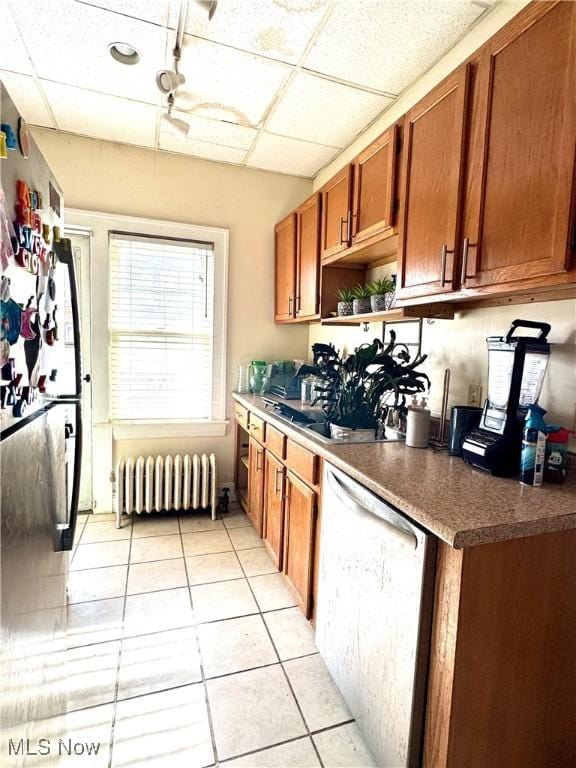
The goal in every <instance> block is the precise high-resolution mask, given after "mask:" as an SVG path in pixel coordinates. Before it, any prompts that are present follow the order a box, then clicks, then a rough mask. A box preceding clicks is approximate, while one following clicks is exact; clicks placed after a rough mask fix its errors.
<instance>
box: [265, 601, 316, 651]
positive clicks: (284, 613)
mask: <svg viewBox="0 0 576 768" xmlns="http://www.w3.org/2000/svg"><path fill="white" fill-rule="evenodd" d="M264 621H265V622H266V624H267V625H268V629H269V630H270V634H271V635H272V640H273V641H274V645H275V646H276V650H277V651H278V655H279V656H280V658H281V659H282V661H285V660H286V659H294V658H296V657H297V656H306V655H307V654H309V653H318V649H317V648H316V643H315V642H314V630H313V629H312V627H311V625H310V623H309V622H308V621H306V618H305V616H304V614H303V613H302V611H301V610H300V608H285V609H283V610H281V611H271V612H270V613H266V614H264Z"/></svg>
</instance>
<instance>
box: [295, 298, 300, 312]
mask: <svg viewBox="0 0 576 768" xmlns="http://www.w3.org/2000/svg"><path fill="white" fill-rule="evenodd" d="M294 308H295V310H296V314H297V315H299V314H300V296H296V298H295V299H294Z"/></svg>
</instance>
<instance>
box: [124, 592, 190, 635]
mask: <svg viewBox="0 0 576 768" xmlns="http://www.w3.org/2000/svg"><path fill="white" fill-rule="evenodd" d="M192 623H193V616H192V608H191V607H190V593H189V592H188V590H187V589H168V590H164V591H161V592H150V593H148V594H144V595H129V596H128V597H127V598H126V614H125V617H124V636H125V637H130V636H133V635H140V634H145V633H149V632H161V631H163V630H166V629H177V628H178V627H187V626H190V625H191V624H192Z"/></svg>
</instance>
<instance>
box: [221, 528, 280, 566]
mask: <svg viewBox="0 0 576 768" xmlns="http://www.w3.org/2000/svg"><path fill="white" fill-rule="evenodd" d="M240 530H242V529H240ZM246 530H247V529H246ZM231 533H232V532H231ZM238 559H239V560H240V562H241V563H242V568H243V569H244V573H245V574H246V576H262V574H264V573H278V568H276V566H275V564H274V561H273V560H272V558H271V557H270V555H269V554H268V552H266V550H265V549H264V547H258V548H257V549H241V550H239V552H238Z"/></svg>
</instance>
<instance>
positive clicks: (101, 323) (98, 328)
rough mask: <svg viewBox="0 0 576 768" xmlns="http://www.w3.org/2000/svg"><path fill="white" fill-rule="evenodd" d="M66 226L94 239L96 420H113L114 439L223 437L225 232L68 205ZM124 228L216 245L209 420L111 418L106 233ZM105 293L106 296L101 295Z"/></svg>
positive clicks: (224, 392)
mask: <svg viewBox="0 0 576 768" xmlns="http://www.w3.org/2000/svg"><path fill="white" fill-rule="evenodd" d="M66 226H67V227H68V226H70V228H74V227H81V228H83V229H85V230H87V231H89V232H90V235H91V237H92V258H91V264H90V267H91V294H92V368H93V370H92V382H93V392H92V403H93V405H92V408H93V420H94V423H97V424H105V423H108V424H112V429H113V434H114V438H115V439H116V440H123V439H140V438H142V439H145V438H154V437H162V438H166V437H215V436H224V435H225V434H226V427H227V425H228V423H229V422H228V421H227V420H226V404H227V398H226V353H227V319H228V318H227V308H228V248H229V231H228V230H227V229H222V228H219V227H204V226H197V225H191V224H183V223H181V222H172V221H166V220H163V219H145V218H140V217H136V216H123V215H116V214H109V213H102V212H99V211H86V210H80V209H74V208H66ZM114 230H116V231H118V230H120V231H127V232H135V233H139V234H143V235H152V236H156V237H181V238H183V239H187V240H200V241H209V242H212V243H214V275H215V280H214V354H213V369H212V373H213V379H212V380H213V382H214V383H213V387H212V419H211V420H205V419H201V420H195V421H190V420H185V419H183V420H182V421H162V422H158V421H150V422H146V421H138V422H130V421H121V422H112V421H111V418H110V403H109V397H110V390H109V381H108V318H109V311H110V310H109V301H110V294H109V255H108V247H109V243H108V233H109V232H110V231H114ZM104 297H105V299H104Z"/></svg>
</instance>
